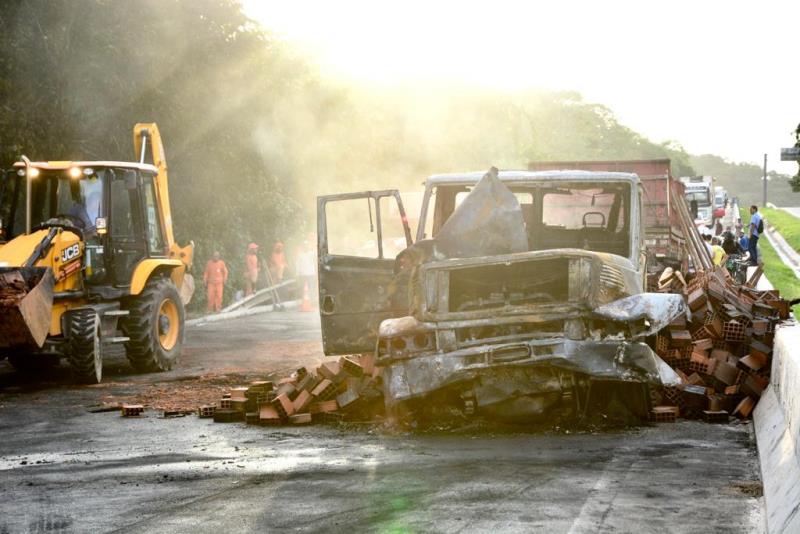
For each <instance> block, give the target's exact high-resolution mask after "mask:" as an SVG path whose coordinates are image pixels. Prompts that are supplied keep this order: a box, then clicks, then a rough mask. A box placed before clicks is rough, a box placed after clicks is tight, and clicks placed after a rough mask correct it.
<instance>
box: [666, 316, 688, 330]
mask: <svg viewBox="0 0 800 534" xmlns="http://www.w3.org/2000/svg"><path fill="white" fill-rule="evenodd" d="M667 328H669V329H670V330H686V317H685V316H683V315H679V316H678V317H676V318H675V319H673V320H672V322H671V323H669V325H668V327H667Z"/></svg>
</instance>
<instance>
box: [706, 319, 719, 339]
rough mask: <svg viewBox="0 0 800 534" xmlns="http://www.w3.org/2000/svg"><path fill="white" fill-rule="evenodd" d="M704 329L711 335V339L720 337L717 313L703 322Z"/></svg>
mask: <svg viewBox="0 0 800 534" xmlns="http://www.w3.org/2000/svg"><path fill="white" fill-rule="evenodd" d="M704 326H705V329H706V330H707V331H708V332H710V333H711V337H720V336H722V319H720V316H719V314H718V313H712V314H711V315H710V316H709V317H708V318H706V320H705V325H704Z"/></svg>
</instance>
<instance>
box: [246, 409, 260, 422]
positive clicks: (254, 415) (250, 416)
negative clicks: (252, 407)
mask: <svg viewBox="0 0 800 534" xmlns="http://www.w3.org/2000/svg"><path fill="white" fill-rule="evenodd" d="M244 422H245V423H247V424H248V425H257V424H259V423H260V422H261V420H260V419H259V416H258V412H246V413H245V414H244Z"/></svg>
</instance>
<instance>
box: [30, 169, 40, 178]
mask: <svg viewBox="0 0 800 534" xmlns="http://www.w3.org/2000/svg"><path fill="white" fill-rule="evenodd" d="M37 176H39V169H37V168H36V167H30V168H29V169H28V178H36V177H37Z"/></svg>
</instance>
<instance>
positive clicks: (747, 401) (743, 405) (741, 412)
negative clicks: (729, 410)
mask: <svg viewBox="0 0 800 534" xmlns="http://www.w3.org/2000/svg"><path fill="white" fill-rule="evenodd" d="M755 405H756V401H755V400H754V399H753V398H752V397H745V398H743V399H742V401H741V402H740V403H739V404H738V405H737V406H736V409H735V410H733V415H735V416H737V417H740V418H742V419H747V418H748V417H750V413H751V412H752V411H753V408H754V407H755Z"/></svg>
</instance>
